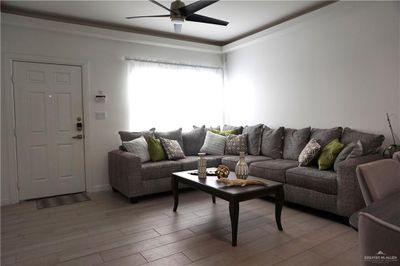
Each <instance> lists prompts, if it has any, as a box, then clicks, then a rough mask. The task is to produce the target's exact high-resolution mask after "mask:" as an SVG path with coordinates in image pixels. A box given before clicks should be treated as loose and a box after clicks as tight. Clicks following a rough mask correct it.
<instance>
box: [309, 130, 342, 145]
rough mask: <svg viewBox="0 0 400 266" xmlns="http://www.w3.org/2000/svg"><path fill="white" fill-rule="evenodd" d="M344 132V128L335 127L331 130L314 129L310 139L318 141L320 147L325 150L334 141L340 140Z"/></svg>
mask: <svg viewBox="0 0 400 266" xmlns="http://www.w3.org/2000/svg"><path fill="white" fill-rule="evenodd" d="M342 131H343V128H342V127H334V128H329V129H321V128H312V129H311V135H310V139H315V140H316V141H318V143H319V145H321V147H322V148H324V147H325V146H326V145H327V144H328V143H329V142H331V141H332V140H334V139H340V136H341V135H342Z"/></svg>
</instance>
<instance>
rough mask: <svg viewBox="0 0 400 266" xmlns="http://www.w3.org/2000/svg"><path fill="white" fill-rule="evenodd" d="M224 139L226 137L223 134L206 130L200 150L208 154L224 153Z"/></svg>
mask: <svg viewBox="0 0 400 266" xmlns="http://www.w3.org/2000/svg"><path fill="white" fill-rule="evenodd" d="M225 139H226V137H224V136H221V135H218V134H215V133H212V132H211V131H207V134H206V139H205V140H204V144H203V146H202V147H201V149H200V152H204V153H206V154H210V155H224V151H225Z"/></svg>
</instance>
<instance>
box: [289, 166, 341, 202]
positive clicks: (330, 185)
mask: <svg viewBox="0 0 400 266" xmlns="http://www.w3.org/2000/svg"><path fill="white" fill-rule="evenodd" d="M286 183H288V184H290V185H293V186H297V187H302V188H307V189H311V190H314V191H318V192H321V193H326V194H331V195H336V194H337V175H336V173H335V172H333V171H320V170H318V169H317V168H314V167H296V168H291V169H289V170H287V171H286Z"/></svg>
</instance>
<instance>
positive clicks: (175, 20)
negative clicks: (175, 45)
mask: <svg viewBox="0 0 400 266" xmlns="http://www.w3.org/2000/svg"><path fill="white" fill-rule="evenodd" d="M171 22H172V23H174V24H183V22H185V19H184V18H180V17H172V18H171Z"/></svg>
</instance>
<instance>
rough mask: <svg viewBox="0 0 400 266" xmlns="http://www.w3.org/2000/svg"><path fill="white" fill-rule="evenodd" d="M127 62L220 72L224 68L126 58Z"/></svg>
mask: <svg viewBox="0 0 400 266" xmlns="http://www.w3.org/2000/svg"><path fill="white" fill-rule="evenodd" d="M125 60H126V61H137V62H145V63H157V64H166V65H173V66H188V67H199V68H208V69H218V70H221V69H222V67H212V66H201V65H191V64H185V63H173V62H167V61H158V60H145V59H136V58H129V57H125Z"/></svg>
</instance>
